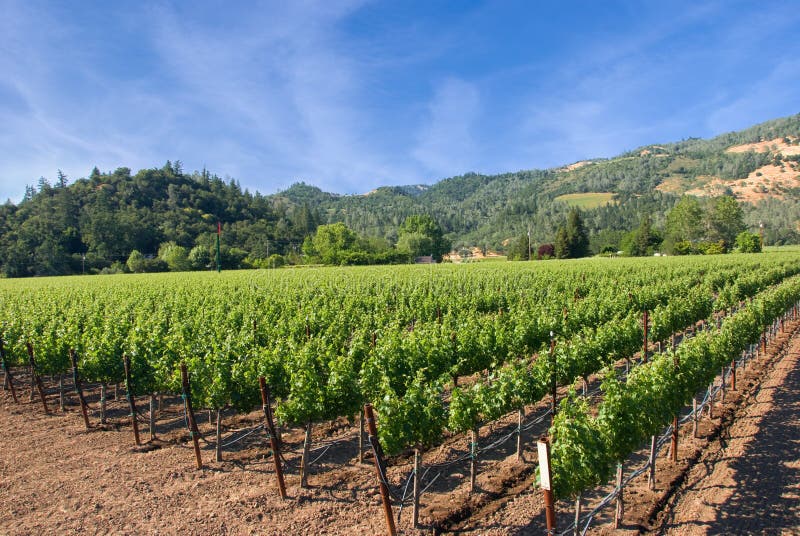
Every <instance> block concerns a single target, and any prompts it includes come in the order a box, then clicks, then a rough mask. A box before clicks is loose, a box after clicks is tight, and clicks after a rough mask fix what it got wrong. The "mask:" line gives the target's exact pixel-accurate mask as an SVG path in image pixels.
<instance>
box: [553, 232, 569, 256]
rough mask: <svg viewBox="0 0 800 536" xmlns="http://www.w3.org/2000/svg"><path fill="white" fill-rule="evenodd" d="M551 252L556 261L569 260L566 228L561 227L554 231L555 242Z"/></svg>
mask: <svg viewBox="0 0 800 536" xmlns="http://www.w3.org/2000/svg"><path fill="white" fill-rule="evenodd" d="M553 252H554V253H555V255H556V258H557V259H568V258H569V237H568V235H567V228H566V227H564V226H563V225H562V226H560V227H559V228H558V231H556V241H555V243H554V244H553Z"/></svg>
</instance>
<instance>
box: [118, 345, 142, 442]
mask: <svg viewBox="0 0 800 536" xmlns="http://www.w3.org/2000/svg"><path fill="white" fill-rule="evenodd" d="M122 365H123V367H124V368H125V393H126V395H125V396H126V397H127V398H128V407H129V408H130V410H131V426H132V427H133V440H134V441H135V442H136V446H137V447H138V446H139V445H141V444H142V442H141V440H140V439H139V422H138V421H137V420H136V399H135V397H134V395H133V392H132V391H133V382H131V358H130V357H128V354H122Z"/></svg>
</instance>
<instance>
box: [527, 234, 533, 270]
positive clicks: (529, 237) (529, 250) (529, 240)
mask: <svg viewBox="0 0 800 536" xmlns="http://www.w3.org/2000/svg"><path fill="white" fill-rule="evenodd" d="M528 260H529V261H530V260H533V259H532V258H531V226H530V225H528Z"/></svg>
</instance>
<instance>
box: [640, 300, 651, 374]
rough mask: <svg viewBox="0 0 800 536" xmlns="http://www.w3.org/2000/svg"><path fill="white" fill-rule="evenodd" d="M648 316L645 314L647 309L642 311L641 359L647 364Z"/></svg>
mask: <svg viewBox="0 0 800 536" xmlns="http://www.w3.org/2000/svg"><path fill="white" fill-rule="evenodd" d="M649 320H650V318H649V315H648V314H647V309H645V310H644V313H643V314H642V327H643V328H644V344H642V359H643V362H644V363H647V328H648V327H649V326H648V324H649Z"/></svg>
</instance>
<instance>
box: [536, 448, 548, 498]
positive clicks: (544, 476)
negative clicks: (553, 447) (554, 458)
mask: <svg viewBox="0 0 800 536" xmlns="http://www.w3.org/2000/svg"><path fill="white" fill-rule="evenodd" d="M536 447H537V449H538V451H539V476H540V479H541V483H542V489H546V490H549V489H550V464H549V463H548V461H549V460H548V459H547V443H544V442H542V441H539V442H538V443H536Z"/></svg>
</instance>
